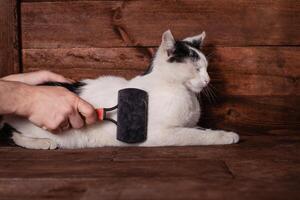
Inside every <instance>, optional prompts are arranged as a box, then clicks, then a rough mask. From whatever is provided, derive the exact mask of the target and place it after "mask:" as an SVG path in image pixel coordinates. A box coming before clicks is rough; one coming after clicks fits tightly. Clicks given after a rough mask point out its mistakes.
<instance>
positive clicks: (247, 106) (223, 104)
mask: <svg viewBox="0 0 300 200" xmlns="http://www.w3.org/2000/svg"><path fill="white" fill-rule="evenodd" d="M299 102H300V97H299V96H246V97H245V96H244V97H242V96H235V97H234V96H227V97H221V98H219V99H217V102H216V103H214V104H210V103H208V102H206V103H203V104H202V108H203V110H202V118H201V119H200V124H201V125H203V126H204V127H208V128H209V127H211V128H217V129H227V130H233V131H236V132H246V133H252V134H255V133H262V132H264V133H270V134H272V133H274V134H276V132H278V131H279V130H295V131H296V133H297V130H299V128H300V108H299Z"/></svg>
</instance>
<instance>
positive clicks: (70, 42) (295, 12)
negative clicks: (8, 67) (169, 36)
mask: <svg viewBox="0 0 300 200" xmlns="http://www.w3.org/2000/svg"><path fill="white" fill-rule="evenodd" d="M117 8H119V9H117ZM299 10H300V2H299V1H296V0H263V1H259V2H258V1H243V0H238V1H236V0H229V1H209V0H203V1H200V2H199V1H196V0H187V1H176V3H174V1H171V0H168V1H155V3H153V2H152V1H126V2H124V3H123V2H121V1H73V2H63V3H62V2H49V3H45V2H36V3H26V2H24V3H22V25H23V30H22V33H23V34H22V35H23V38H22V40H23V47H24V48H26V49H27V48H74V47H117V46H127V45H132V44H128V42H126V41H125V42H124V41H123V39H122V38H121V37H120V32H119V31H118V27H119V28H121V29H122V30H123V31H124V33H126V34H127V35H128V36H129V37H130V38H131V39H132V41H133V43H134V45H142V46H157V45H158V44H159V43H160V38H161V34H162V33H163V32H164V31H165V30H166V29H171V30H173V32H174V34H175V36H176V37H178V38H182V37H186V36H190V35H193V34H198V33H200V32H201V31H203V30H205V31H206V32H207V35H208V37H207V41H206V44H207V45H218V46H248V45H299V44H300V34H299V32H300V23H299V22H300V12H299ZM113 16H115V18H113ZM149 33H151V34H149Z"/></svg>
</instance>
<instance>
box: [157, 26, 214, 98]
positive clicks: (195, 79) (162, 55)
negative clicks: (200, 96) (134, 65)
mask: <svg viewBox="0 0 300 200" xmlns="http://www.w3.org/2000/svg"><path fill="white" fill-rule="evenodd" d="M204 38H205V32H202V33H201V34H199V35H196V36H193V37H188V38H185V39H183V40H180V41H176V40H175V39H174V37H173V35H172V33H171V31H170V30H168V31H166V32H164V33H163V35H162V42H161V45H160V47H159V48H158V51H157V53H156V55H155V58H154V60H153V65H154V66H153V67H154V69H153V70H154V71H157V73H160V74H161V75H163V78H165V79H169V80H171V81H180V82H182V83H183V84H184V85H185V86H186V87H187V88H188V89H189V90H191V91H193V92H196V93H198V92H200V91H201V90H202V89H203V88H204V87H205V86H206V85H207V84H208V83H209V81H210V78H209V76H208V73H207V66H208V62H207V60H206V58H205V56H204V54H203V53H202V52H201V51H200V47H201V45H202V43H203V40H204Z"/></svg>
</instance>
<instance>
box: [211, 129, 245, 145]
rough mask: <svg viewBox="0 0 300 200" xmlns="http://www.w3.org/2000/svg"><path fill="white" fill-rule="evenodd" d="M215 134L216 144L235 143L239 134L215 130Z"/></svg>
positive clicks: (238, 138)
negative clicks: (216, 135)
mask: <svg viewBox="0 0 300 200" xmlns="http://www.w3.org/2000/svg"><path fill="white" fill-rule="evenodd" d="M217 134H218V137H217V138H216V141H215V142H216V144H235V143H238V142H239V140H240V136H239V135H238V134H236V133H234V132H228V131H217Z"/></svg>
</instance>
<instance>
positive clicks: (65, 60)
mask: <svg viewBox="0 0 300 200" xmlns="http://www.w3.org/2000/svg"><path fill="white" fill-rule="evenodd" d="M149 62H150V59H149V57H148V56H147V55H146V54H145V49H142V48H140V49H135V48H96V49H91V48H88V49H81V48H79V49H78V48H77V49H27V50H23V63H24V70H25V71H36V70H40V69H47V70H51V71H55V72H58V73H61V74H63V75H66V76H69V77H71V78H75V79H80V78H96V77H98V76H100V75H118V76H123V77H126V78H128V79H129V78H132V77H133V76H136V75H138V74H141V73H142V72H143V71H145V70H146V68H147V65H149Z"/></svg>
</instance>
